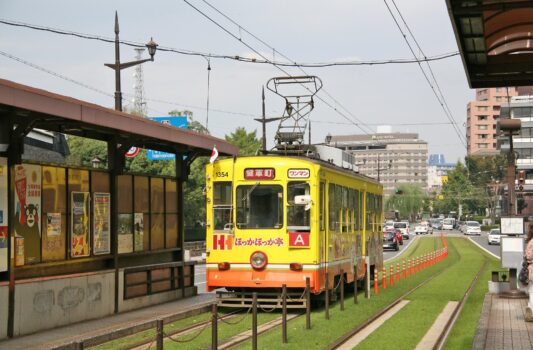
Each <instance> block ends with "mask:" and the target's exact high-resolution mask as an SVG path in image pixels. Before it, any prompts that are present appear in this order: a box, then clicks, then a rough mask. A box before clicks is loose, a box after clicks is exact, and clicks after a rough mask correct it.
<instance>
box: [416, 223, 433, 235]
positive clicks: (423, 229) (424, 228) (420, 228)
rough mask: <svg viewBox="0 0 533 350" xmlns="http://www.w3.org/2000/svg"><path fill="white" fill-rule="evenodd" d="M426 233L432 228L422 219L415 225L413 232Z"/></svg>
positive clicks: (431, 231)
mask: <svg viewBox="0 0 533 350" xmlns="http://www.w3.org/2000/svg"><path fill="white" fill-rule="evenodd" d="M428 233H433V230H432V229H431V227H430V226H429V224H428V223H427V222H425V221H422V222H421V223H420V224H418V225H416V226H415V234H417V235H427V234H428Z"/></svg>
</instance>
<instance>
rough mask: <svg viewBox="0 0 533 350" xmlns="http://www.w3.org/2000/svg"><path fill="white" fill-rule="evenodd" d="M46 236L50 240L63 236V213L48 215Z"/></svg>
mask: <svg viewBox="0 0 533 350" xmlns="http://www.w3.org/2000/svg"><path fill="white" fill-rule="evenodd" d="M46 235H47V236H48V238H53V237H59V236H61V213H46Z"/></svg>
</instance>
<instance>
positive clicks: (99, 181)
mask: <svg viewBox="0 0 533 350" xmlns="http://www.w3.org/2000/svg"><path fill="white" fill-rule="evenodd" d="M91 191H92V192H106V193H109V174H108V173H104V172H102V171H91Z"/></svg>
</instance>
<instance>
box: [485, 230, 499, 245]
mask: <svg viewBox="0 0 533 350" xmlns="http://www.w3.org/2000/svg"><path fill="white" fill-rule="evenodd" d="M501 238H502V235H501V234H500V229H499V228H493V229H492V230H490V232H489V234H488V235H487V240H488V242H489V245H491V244H500V242H501Z"/></svg>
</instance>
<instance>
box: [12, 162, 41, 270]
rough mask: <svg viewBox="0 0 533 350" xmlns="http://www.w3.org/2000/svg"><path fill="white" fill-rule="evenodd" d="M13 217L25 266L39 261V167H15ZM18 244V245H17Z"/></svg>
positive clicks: (21, 165)
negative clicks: (20, 238)
mask: <svg viewBox="0 0 533 350" xmlns="http://www.w3.org/2000/svg"><path fill="white" fill-rule="evenodd" d="M14 207H15V216H14V223H13V226H14V228H15V236H16V237H22V238H24V239H23V240H18V241H17V243H16V244H17V247H16V249H17V258H19V259H20V257H19V255H18V250H19V246H18V245H19V244H21V245H23V249H22V251H23V253H24V254H23V256H24V259H25V263H26V264H31V263H36V262H39V261H41V167H40V166H39V165H29V164H18V165H15V206H14ZM18 242H20V243H18Z"/></svg>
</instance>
